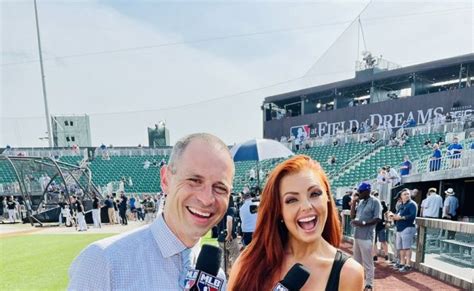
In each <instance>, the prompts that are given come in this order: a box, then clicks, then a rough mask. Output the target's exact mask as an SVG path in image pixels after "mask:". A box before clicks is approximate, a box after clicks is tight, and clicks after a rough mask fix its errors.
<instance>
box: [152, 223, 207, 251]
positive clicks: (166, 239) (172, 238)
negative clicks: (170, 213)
mask: <svg viewBox="0 0 474 291" xmlns="http://www.w3.org/2000/svg"><path fill="white" fill-rule="evenodd" d="M150 230H151V233H152V234H153V238H154V239H155V241H156V243H157V244H158V247H159V249H160V251H161V255H162V256H163V257H164V258H169V257H171V256H174V255H176V254H179V253H181V252H182V251H184V250H185V249H187V247H186V246H185V245H184V244H183V242H182V241H181V240H180V239H179V238H178V237H177V236H176V235H175V234H174V233H173V232H172V231H171V229H170V228H169V227H168V225H167V224H166V221H165V219H164V217H163V214H160V215H158V218H157V219H155V221H154V222H153V223H152V224H151V225H150ZM192 249H193V251H192V253H193V254H196V253H199V250H200V240H199V241H198V243H196V244H195V245H194V246H193V247H192Z"/></svg>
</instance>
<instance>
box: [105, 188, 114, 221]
mask: <svg viewBox="0 0 474 291" xmlns="http://www.w3.org/2000/svg"><path fill="white" fill-rule="evenodd" d="M104 204H105V207H107V215H108V216H109V223H110V224H116V223H117V221H116V220H115V210H114V203H113V202H112V196H110V195H107V199H105V202H104Z"/></svg>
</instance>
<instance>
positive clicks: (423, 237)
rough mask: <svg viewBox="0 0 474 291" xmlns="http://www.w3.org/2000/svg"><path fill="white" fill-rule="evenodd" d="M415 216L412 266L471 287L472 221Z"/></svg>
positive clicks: (467, 287) (473, 225)
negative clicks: (416, 237) (415, 240)
mask: <svg viewBox="0 0 474 291" xmlns="http://www.w3.org/2000/svg"><path fill="white" fill-rule="evenodd" d="M466 220H467V221H450V220H441V219H428V218H417V219H416V224H417V225H418V240H417V252H416V258H415V267H416V268H417V269H418V270H420V271H422V272H425V273H429V274H430V275H432V276H435V277H438V278H440V279H443V280H448V281H449V282H450V283H454V284H456V285H457V286H459V287H461V288H465V289H466V290H473V289H472V288H473V283H472V270H473V268H474V254H473V253H474V223H472V221H473V219H472V218H470V220H471V222H469V219H466Z"/></svg>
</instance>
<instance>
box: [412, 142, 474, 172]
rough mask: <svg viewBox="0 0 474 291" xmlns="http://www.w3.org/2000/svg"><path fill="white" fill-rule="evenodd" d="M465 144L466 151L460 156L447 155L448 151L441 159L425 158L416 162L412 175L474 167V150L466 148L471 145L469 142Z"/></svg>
mask: <svg viewBox="0 0 474 291" xmlns="http://www.w3.org/2000/svg"><path fill="white" fill-rule="evenodd" d="M465 144H466V146H464V148H465V149H464V150H463V152H462V153H461V154H460V155H446V151H444V153H443V156H442V157H441V158H432V157H431V156H425V157H423V158H421V159H419V160H417V161H415V162H414V163H413V168H412V170H411V171H410V175H415V174H423V173H428V172H438V171H444V170H451V169H458V168H467V167H470V166H472V165H474V149H470V148H467V149H466V147H468V146H470V145H469V143H467V142H466V143H465Z"/></svg>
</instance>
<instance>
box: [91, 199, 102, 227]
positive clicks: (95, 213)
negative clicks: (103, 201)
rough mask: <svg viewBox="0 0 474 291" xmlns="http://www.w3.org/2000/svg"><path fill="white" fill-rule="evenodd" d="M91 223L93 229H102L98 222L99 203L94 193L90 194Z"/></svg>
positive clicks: (100, 223)
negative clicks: (92, 223)
mask: <svg viewBox="0 0 474 291" xmlns="http://www.w3.org/2000/svg"><path fill="white" fill-rule="evenodd" d="M92 221H93V222H94V227H95V228H101V227H102V222H101V221H100V201H99V198H98V197H97V194H96V193H93V194H92Z"/></svg>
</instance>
